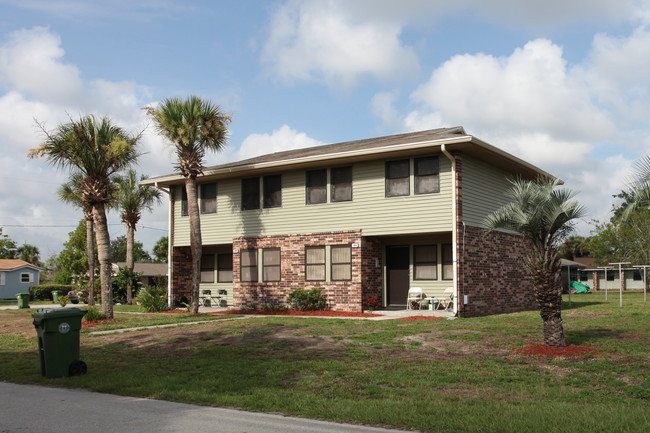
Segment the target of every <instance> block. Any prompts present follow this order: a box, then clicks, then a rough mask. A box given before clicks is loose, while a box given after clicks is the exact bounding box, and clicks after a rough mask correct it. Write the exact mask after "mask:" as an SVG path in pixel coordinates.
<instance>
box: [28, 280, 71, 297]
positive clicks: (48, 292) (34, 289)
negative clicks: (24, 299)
mask: <svg viewBox="0 0 650 433" xmlns="http://www.w3.org/2000/svg"><path fill="white" fill-rule="evenodd" d="M75 287H76V286H73V285H69V284H56V283H45V284H36V285H34V286H31V287H30V288H29V297H30V299H32V300H38V299H40V300H41V301H51V300H52V292H53V291H54V290H59V291H61V292H63V293H68V292H69V291H70V290H74V289H75Z"/></svg>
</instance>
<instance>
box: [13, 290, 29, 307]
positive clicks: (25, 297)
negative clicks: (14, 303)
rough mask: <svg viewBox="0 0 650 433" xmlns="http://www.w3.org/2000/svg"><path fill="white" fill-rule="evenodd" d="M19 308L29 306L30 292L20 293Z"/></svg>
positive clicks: (18, 297) (17, 296)
mask: <svg viewBox="0 0 650 433" xmlns="http://www.w3.org/2000/svg"><path fill="white" fill-rule="evenodd" d="M16 298H17V299H18V308H29V293H18V294H17V295H16Z"/></svg>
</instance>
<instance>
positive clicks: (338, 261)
mask: <svg viewBox="0 0 650 433" xmlns="http://www.w3.org/2000/svg"><path fill="white" fill-rule="evenodd" d="M331 254H332V281H349V280H351V279H352V248H351V247H350V245H333V246H332V251H331Z"/></svg>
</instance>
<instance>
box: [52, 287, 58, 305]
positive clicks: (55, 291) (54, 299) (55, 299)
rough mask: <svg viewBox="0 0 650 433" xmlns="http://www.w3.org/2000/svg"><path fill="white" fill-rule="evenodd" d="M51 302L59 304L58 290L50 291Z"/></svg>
mask: <svg viewBox="0 0 650 433" xmlns="http://www.w3.org/2000/svg"><path fill="white" fill-rule="evenodd" d="M52 300H53V301H54V302H55V303H57V302H59V291H58V290H52Z"/></svg>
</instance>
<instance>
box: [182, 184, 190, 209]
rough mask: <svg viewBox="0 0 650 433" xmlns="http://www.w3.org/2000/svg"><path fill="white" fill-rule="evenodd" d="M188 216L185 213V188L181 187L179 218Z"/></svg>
mask: <svg viewBox="0 0 650 433" xmlns="http://www.w3.org/2000/svg"><path fill="white" fill-rule="evenodd" d="M187 215H189V214H188V212H187V190H186V189H185V186H182V187H181V216H187Z"/></svg>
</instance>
